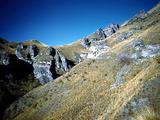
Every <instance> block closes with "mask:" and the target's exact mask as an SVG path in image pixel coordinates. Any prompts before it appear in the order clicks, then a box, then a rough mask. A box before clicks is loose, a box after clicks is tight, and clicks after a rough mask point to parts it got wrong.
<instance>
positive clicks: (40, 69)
mask: <svg viewBox="0 0 160 120" xmlns="http://www.w3.org/2000/svg"><path fill="white" fill-rule="evenodd" d="M38 52H39V50H38V48H37V46H35V45H32V46H24V45H23V44H18V45H17V48H16V56H17V57H18V58H19V59H21V60H24V61H26V62H28V63H30V64H33V68H34V75H35V77H36V78H37V79H38V80H39V81H40V83H42V84H44V83H47V82H49V81H51V80H53V79H55V78H57V76H59V75H61V74H63V73H65V72H67V71H68V70H69V69H70V68H71V66H72V65H69V63H68V62H67V60H66V58H65V57H64V56H63V55H62V54H61V53H60V52H59V51H58V50H57V49H54V48H52V47H48V48H46V49H44V50H41V52H40V53H39V54H38Z"/></svg>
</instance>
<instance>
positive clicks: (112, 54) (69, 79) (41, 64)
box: [0, 4, 160, 120]
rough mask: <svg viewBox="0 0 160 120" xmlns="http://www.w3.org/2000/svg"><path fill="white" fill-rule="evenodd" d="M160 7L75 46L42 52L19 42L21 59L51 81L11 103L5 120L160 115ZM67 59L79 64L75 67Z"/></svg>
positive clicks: (135, 119) (116, 119)
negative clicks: (20, 44)
mask: <svg viewBox="0 0 160 120" xmlns="http://www.w3.org/2000/svg"><path fill="white" fill-rule="evenodd" d="M159 12H160V4H158V5H157V6H156V7H154V8H153V9H152V10H150V11H149V12H147V13H144V12H140V13H138V14H136V15H135V16H134V17H133V18H131V19H129V20H128V21H127V22H125V23H124V24H123V25H121V26H119V25H110V26H109V27H107V28H104V29H99V30H98V31H96V32H95V33H93V34H91V35H89V36H87V37H86V38H83V39H81V40H79V41H76V42H75V43H73V44H71V45H66V46H61V47H42V48H43V49H42V48H40V47H37V49H38V50H36V51H38V53H37V52H33V51H34V50H35V48H33V47H29V48H28V46H27V47H24V46H23V47H22V46H20V50H18V51H21V52H20V54H19V53H18V51H17V54H19V55H17V56H19V59H18V58H17V57H16V59H17V60H18V61H21V62H24V63H25V64H27V65H29V66H31V67H32V69H31V71H32V72H31V73H33V75H34V76H35V78H36V79H37V80H38V81H39V82H40V83H42V84H44V83H46V84H45V85H42V86H39V87H37V88H35V89H33V90H31V91H30V92H29V93H27V94H25V95H24V96H23V97H21V98H20V99H18V100H16V101H15V102H14V103H12V104H11V105H10V106H9V107H8V108H7V109H6V111H5V115H4V119H7V120H12V119H14V120H32V119H39V120H68V119H74V120H92V119H96V120H105V119H107V120H140V119H141V120H143V119H146V118H151V119H154V120H157V119H159V118H160V116H159V115H160V102H159V101H160V99H159V98H160V94H159V93H160V34H159V32H160V14H159ZM29 46H30V45H29ZM29 49H30V50H29ZM30 51H32V52H30ZM32 53H34V54H32ZM35 53H36V54H35ZM31 56H32V57H31ZM68 59H69V60H73V61H75V63H76V65H75V66H74V67H73V68H72V69H71V70H70V68H71V67H72V65H73V64H72V62H71V61H69V60H68ZM0 60H1V62H0V64H3V66H6V65H9V64H10V58H9V56H5V55H2V57H1V58H0ZM12 61H13V60H12ZM7 71H8V70H7ZM27 71H29V70H27ZM5 74H6V73H3V75H5ZM59 75H61V76H60V77H58V78H57V76H59ZM7 77H9V75H7ZM55 78H56V79H55ZM52 79H55V80H52ZM2 93H3V92H2ZM2 95H4V94H2Z"/></svg>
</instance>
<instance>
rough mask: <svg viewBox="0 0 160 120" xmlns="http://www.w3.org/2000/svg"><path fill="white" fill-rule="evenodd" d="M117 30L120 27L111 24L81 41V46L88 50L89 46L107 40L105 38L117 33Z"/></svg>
mask: <svg viewBox="0 0 160 120" xmlns="http://www.w3.org/2000/svg"><path fill="white" fill-rule="evenodd" d="M119 28H120V26H119V25H118V24H111V25H109V26H108V27H106V28H104V29H102V28H99V29H98V30H97V31H96V32H94V33H93V34H91V35H89V36H87V37H85V38H84V39H82V42H81V44H82V46H83V47H84V48H87V49H88V48H89V47H90V46H91V44H94V43H96V41H101V40H104V39H105V38H107V37H109V36H111V35H112V34H114V33H115V32H117V31H118V30H119Z"/></svg>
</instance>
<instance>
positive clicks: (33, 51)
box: [16, 44, 38, 64]
mask: <svg viewBox="0 0 160 120" xmlns="http://www.w3.org/2000/svg"><path fill="white" fill-rule="evenodd" d="M37 54H38V48H37V46H35V45H32V46H24V45H23V44H18V45H17V48H16V56H17V57H18V58H19V59H21V60H24V61H26V62H28V63H30V64H32V61H33V60H32V59H33V58H34V57H35V56H36V55H37Z"/></svg>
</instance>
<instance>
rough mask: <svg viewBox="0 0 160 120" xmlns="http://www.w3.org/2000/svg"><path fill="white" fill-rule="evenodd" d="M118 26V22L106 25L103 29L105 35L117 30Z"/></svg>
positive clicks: (107, 35)
mask: <svg viewBox="0 0 160 120" xmlns="http://www.w3.org/2000/svg"><path fill="white" fill-rule="evenodd" d="M119 28H120V26H119V25H118V24H111V25H109V26H108V27H106V28H104V29H103V31H104V34H105V36H106V37H109V36H111V35H112V34H114V33H115V32H117V31H118V30H119Z"/></svg>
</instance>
